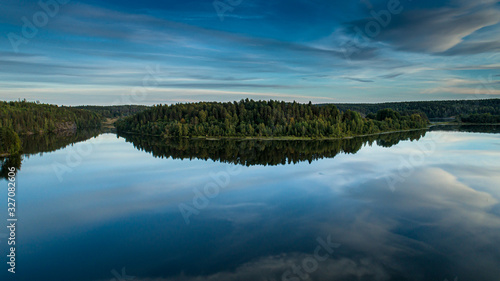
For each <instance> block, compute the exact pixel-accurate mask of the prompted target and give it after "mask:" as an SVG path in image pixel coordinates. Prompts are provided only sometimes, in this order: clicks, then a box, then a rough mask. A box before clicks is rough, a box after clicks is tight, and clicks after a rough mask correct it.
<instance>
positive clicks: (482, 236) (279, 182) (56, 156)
mask: <svg viewBox="0 0 500 281" xmlns="http://www.w3.org/2000/svg"><path fill="white" fill-rule="evenodd" d="M447 130H454V131H443V130H442V128H441V129H440V130H436V131H428V132H413V133H407V134H399V135H397V134H396V135H386V136H380V137H370V138H364V139H358V138H356V139H351V140H345V141H329V142H325V141H316V142H310V143H307V142H300V141H295V142H265V141H247V142H242V141H229V140H226V141H222V142H220V141H211V142H207V141H198V142H196V141H187V140H170V141H164V140H158V139H142V138H134V137H131V136H126V139H125V138H124V137H118V136H116V135H115V134H102V135H99V136H97V137H95V138H94V137H92V136H94V135H92V134H91V135H85V137H84V138H78V139H74V140H71V142H75V143H74V144H71V145H67V143H63V144H62V146H64V147H63V148H62V149H59V150H55V151H53V150H54V149H52V148H45V149H44V150H42V151H45V153H43V154H37V153H36V151H35V150H34V151H31V152H30V154H31V155H30V156H29V157H27V156H24V157H23V161H22V165H21V170H20V171H19V174H18V176H17V182H18V193H17V197H16V199H17V201H18V205H17V212H18V218H19V222H18V230H17V239H18V245H17V268H16V269H17V273H16V275H15V277H16V278H15V279H13V280H54V281H56V280H112V279H113V278H114V279H115V280H132V279H131V277H130V278H129V277H127V276H134V277H135V278H134V279H133V280H304V279H306V280H307V279H309V280H439V281H442V280H445V279H448V280H453V279H454V278H455V277H458V280H498V276H500V269H499V267H498V264H499V261H500V235H499V233H500V207H499V206H500V205H499V204H498V201H499V200H500V189H499V183H500V173H499V172H500V161H499V160H498V159H499V156H500V134H494V133H493V132H495V130H484V129H482V130H475V131H476V132H471V130H470V129H467V130H465V132H464V131H463V130H464V129H463V128H462V131H457V129H456V128H452V129H450V128H448V129H447ZM478 131H479V132H481V133H478ZM485 131H486V132H485ZM496 132H498V130H496ZM89 137H91V138H90V139H87V138H89ZM85 139H86V140H85ZM50 143H53V141H50ZM0 185H4V186H6V185H7V182H6V181H5V180H1V181H0ZM205 188H206V190H205ZM4 190H5V189H4ZM216 190H218V192H216ZM211 192H212V193H211ZM6 197H7V194H6V192H3V193H2V194H0V201H1V202H6ZM180 209H182V210H183V211H184V215H183V214H182V213H181V211H180ZM186 210H188V211H187V212H186ZM193 210H194V211H193ZM1 212H2V214H3V216H4V217H6V216H7V214H6V206H5V208H2V209H1ZM190 212H191V213H190ZM186 214H187V215H186ZM0 233H2V231H0ZM3 233H6V231H5V230H3ZM0 239H2V237H1V236H0ZM318 239H319V240H318ZM328 240H329V241H330V242H331V243H332V245H330V246H331V249H332V250H333V251H332V252H328V251H327V249H326V248H325V247H322V245H323V244H322V242H318V241H328ZM333 244H335V245H334V246H333ZM1 247H2V248H1V249H2V253H4V252H6V249H5V248H6V242H5V239H2V241H1ZM318 247H322V248H320V250H319V252H318V253H319V254H321V256H322V257H325V258H326V259H324V258H321V260H320V259H318V258H317V257H318V256H317V255H316V256H315V251H317V248H318ZM2 259H3V261H4V262H3V264H4V270H3V271H2V273H0V274H1V276H2V280H8V279H5V278H12V276H9V275H7V272H6V271H7V266H6V263H5V262H6V257H5V256H3V258H2ZM122 270H125V272H126V275H127V276H125V277H124V276H120V275H121V274H122V273H123V272H122ZM117 273H118V274H119V275H116V274H117ZM4 277H5V278H4ZM120 278H121V279H120Z"/></svg>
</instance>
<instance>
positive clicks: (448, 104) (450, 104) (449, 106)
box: [335, 99, 500, 118]
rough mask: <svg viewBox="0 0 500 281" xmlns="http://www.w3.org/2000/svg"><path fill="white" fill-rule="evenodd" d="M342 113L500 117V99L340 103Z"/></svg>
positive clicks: (438, 116)
mask: <svg viewBox="0 0 500 281" xmlns="http://www.w3.org/2000/svg"><path fill="white" fill-rule="evenodd" d="M335 105H336V106H337V108H338V109H339V110H340V111H346V110H354V111H358V112H360V113H361V114H364V115H368V114H370V113H374V114H376V113H377V112H378V111H379V110H381V109H385V108H390V109H393V110H395V111H400V112H403V111H412V110H414V111H420V112H423V113H425V114H426V115H427V116H428V117H429V118H445V117H455V116H458V115H469V114H481V113H490V114H493V115H500V99H482V100H445V101H409V102H386V103H340V104H335Z"/></svg>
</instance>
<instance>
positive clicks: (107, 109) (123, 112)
mask: <svg viewBox="0 0 500 281" xmlns="http://www.w3.org/2000/svg"><path fill="white" fill-rule="evenodd" d="M76 108H79V109H85V110H89V111H92V112H95V113H97V114H99V115H101V116H102V117H105V118H116V117H126V116H129V115H133V114H136V113H139V112H141V111H144V110H146V109H148V108H149V107H148V106H145V105H111V106H97V105H82V106H76Z"/></svg>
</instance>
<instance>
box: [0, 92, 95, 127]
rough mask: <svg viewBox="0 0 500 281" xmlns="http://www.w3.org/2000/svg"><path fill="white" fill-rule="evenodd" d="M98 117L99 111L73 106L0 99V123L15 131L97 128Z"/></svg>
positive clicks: (1, 125)
mask: <svg viewBox="0 0 500 281" xmlns="http://www.w3.org/2000/svg"><path fill="white" fill-rule="evenodd" d="M101 121H102V117H101V116H100V115H99V114H97V113H94V112H90V111H88V110H83V109H78V108H73V107H66V106H57V105H51V104H38V103H35V102H27V101H26V100H24V101H11V102H0V127H6V128H11V129H13V130H14V131H15V132H16V133H18V134H33V133H46V132H58V131H64V130H74V129H83V128H99V127H100V126H101Z"/></svg>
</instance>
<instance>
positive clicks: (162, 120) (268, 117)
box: [115, 99, 428, 138]
mask: <svg viewBox="0 0 500 281" xmlns="http://www.w3.org/2000/svg"><path fill="white" fill-rule="evenodd" d="M427 124H428V119H427V117H425V115H424V114H421V113H418V112H415V111H407V112H401V113H400V112H396V111H394V110H392V109H383V110H380V111H379V112H377V114H374V115H370V116H368V117H367V118H363V117H361V115H360V113H358V112H355V111H351V110H346V111H345V112H340V111H339V109H338V108H337V107H336V106H335V105H323V106H318V105H313V104H312V103H311V102H309V103H308V104H301V103H297V102H293V103H290V102H284V101H274V100H270V101H254V100H249V99H245V100H241V101H239V102H236V101H235V102H225V103H221V102H198V103H181V104H174V105H156V106H153V107H151V108H150V109H147V110H145V111H142V112H140V113H137V114H135V115H133V116H129V117H126V118H123V119H121V120H118V121H117V122H116V123H115V126H116V128H117V130H118V131H119V132H130V133H137V134H143V135H156V136H160V135H161V136H164V137H187V136H191V137H197V136H204V137H305V138H310V137H313V138H322V137H330V138H336V137H345V136H354V135H363V134H374V133H379V132H386V131H395V130H406V129H415V128H424V127H426V126H427Z"/></svg>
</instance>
